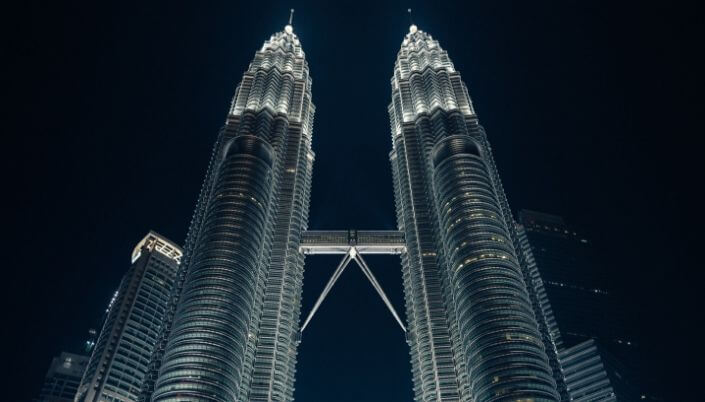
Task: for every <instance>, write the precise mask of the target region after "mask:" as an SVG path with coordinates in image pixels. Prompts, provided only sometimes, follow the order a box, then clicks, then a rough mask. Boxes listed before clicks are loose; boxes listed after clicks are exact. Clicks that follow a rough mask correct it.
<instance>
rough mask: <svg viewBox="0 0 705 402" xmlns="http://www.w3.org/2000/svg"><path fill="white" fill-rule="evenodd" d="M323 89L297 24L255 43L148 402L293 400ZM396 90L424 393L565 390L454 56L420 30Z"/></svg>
mask: <svg viewBox="0 0 705 402" xmlns="http://www.w3.org/2000/svg"><path fill="white" fill-rule="evenodd" d="M311 84H312V82H311V77H310V76H309V69H308V65H307V62H306V59H305V55H304V52H303V50H302V46H301V43H300V41H299V38H298V37H297V35H296V34H295V33H294V30H293V28H292V26H291V25H287V26H286V27H285V28H284V30H283V31H282V32H278V33H275V34H274V35H272V37H271V38H270V39H269V40H267V41H266V42H265V43H264V45H263V46H262V48H261V49H260V50H258V51H257V52H256V53H255V57H254V60H253V61H252V62H251V63H250V66H249V68H248V70H247V71H246V72H245V74H244V76H243V78H242V81H241V83H240V84H239V86H238V87H237V90H236V93H235V96H234V98H233V101H232V105H231V107H230V111H229V113H228V116H227V118H226V122H225V125H224V127H223V128H222V130H221V131H220V133H219V135H218V137H217V140H216V143H215V145H214V147H213V153H212V157H211V160H210V164H209V166H208V170H207V173H206V177H205V180H204V183H203V187H202V189H201V193H200V197H199V199H198V203H197V206H196V210H195V213H194V215H193V219H192V223H191V227H190V230H189V233H188V235H187V240H186V243H185V247H184V250H183V257H180V258H181V261H180V264H179V265H178V268H177V269H176V271H175V276H174V278H175V279H174V281H173V290H172V294H171V296H170V299H169V301H168V302H167V303H166V310H165V312H164V314H163V317H164V319H163V325H162V328H161V330H160V332H159V335H158V339H157V341H156V345H155V348H154V351H153V353H152V356H151V361H150V363H149V366H148V368H147V369H146V372H145V375H144V381H143V384H142V386H141V388H142V389H141V391H140V393H141V398H142V400H146V401H153V402H166V401H228V402H232V401H291V400H293V393H294V392H293V391H294V378H295V366H296V358H297V347H298V344H299V342H300V340H301V327H300V326H301V320H300V316H301V297H302V285H303V275H304V255H305V254H304V252H303V251H302V240H303V239H304V237H305V234H306V231H307V221H308V210H309V199H310V192H311V175H312V169H313V163H314V153H313V151H312V149H311V143H312V135H313V117H314V111H315V107H314V105H313V103H312V101H311ZM391 95H392V96H391V102H390V105H389V118H390V121H391V131H392V132H391V138H392V149H391V152H390V161H391V166H392V172H393V178H394V183H393V189H394V195H395V201H396V211H397V222H398V232H396V233H398V237H397V238H398V239H400V241H401V244H402V247H401V248H397V249H395V253H397V254H400V255H401V262H402V276H403V283H404V294H405V298H406V303H405V306H406V325H405V329H406V331H407V334H406V339H407V342H408V344H409V347H410V352H411V353H410V356H411V366H412V374H413V384H414V394H415V400H417V401H473V402H474V401H477V402H480V401H558V400H560V396H559V393H560V389H561V384H560V382H561V380H560V370H559V367H558V363H557V360H556V359H557V352H556V346H555V343H554V342H553V339H552V334H551V331H550V326H549V325H548V324H547V319H546V317H545V309H544V308H543V306H542V302H541V298H540V297H539V296H538V293H537V289H538V287H539V286H540V279H539V280H538V282H537V280H536V278H535V277H534V276H532V271H531V267H530V264H528V263H527V261H526V255H525V253H523V252H522V247H521V242H520V241H521V239H520V237H519V236H520V234H519V233H517V227H516V225H515V224H514V220H513V218H512V215H511V211H510V209H509V205H508V203H507V200H506V197H505V194H504V190H503V189H502V184H501V181H500V178H499V174H498V172H497V168H496V167H495V163H494V161H493V157H492V153H491V147H490V145H489V142H488V140H487V136H486V134H485V132H484V130H483V128H482V126H481V125H480V124H479V122H478V118H477V115H476V114H475V111H474V109H473V105H472V102H471V100H470V97H469V95H468V90H467V87H466V86H465V84H464V83H463V81H462V79H461V77H460V74H459V73H458V71H456V69H455V67H454V65H453V63H452V62H451V60H450V58H449V57H448V54H447V53H446V52H445V51H444V50H443V49H442V48H441V47H440V45H439V43H438V41H436V40H434V39H433V38H432V37H431V35H429V34H427V33H426V32H423V31H421V30H419V29H418V28H417V27H416V26H415V25H411V27H410V29H409V33H408V34H407V35H406V36H405V38H404V40H403V42H402V45H401V49H400V50H399V53H398V57H397V60H396V63H395V65H394V71H393V76H392V79H391ZM371 238H372V237H371ZM351 241H352V240H351ZM355 241H359V237H356V240H355ZM351 244H352V246H351V247H354V244H356V243H354V242H353V243H351ZM350 250H351V254H353V251H355V250H356V249H355V248H351V249H350ZM360 250H362V249H361V248H360ZM352 257H353V258H354V257H355V256H354V255H352ZM371 280H372V279H371ZM381 294H383V292H382V293H381ZM390 308H391V307H390ZM392 310H393V309H392ZM402 327H404V326H402ZM84 391H85V390H84ZM77 400H83V399H80V393H79V398H77ZM96 400H97V399H96Z"/></svg>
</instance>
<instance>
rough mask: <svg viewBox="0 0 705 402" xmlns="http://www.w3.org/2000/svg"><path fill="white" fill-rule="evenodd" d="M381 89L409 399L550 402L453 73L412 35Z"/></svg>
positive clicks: (502, 216) (510, 238) (517, 277)
mask: <svg viewBox="0 0 705 402" xmlns="http://www.w3.org/2000/svg"><path fill="white" fill-rule="evenodd" d="M391 84H392V102H391V104H390V106H389V115H390V121H391V129H392V144H393V150H392V152H391V153H390V159H391V161H392V170H393V178H394V185H395V196H396V197H395V199H396V206H397V218H398V222H399V228H400V230H402V231H404V233H405V237H406V243H407V253H406V254H403V255H402V271H403V274H404V285H405V297H406V306H407V320H408V329H409V334H408V341H409V345H410V348H411V362H412V373H413V380H414V390H415V400H417V401H454V400H461V401H473V402H475V401H476V402H480V401H517V400H534V401H539V400H541V401H557V400H558V398H559V397H558V393H557V392H556V384H555V381H554V380H553V378H552V373H551V369H550V367H549V362H548V359H547V356H546V353H545V346H544V342H543V339H542V337H541V333H540V331H539V327H538V323H537V320H536V315H535V312H534V309H533V304H532V299H531V296H530V294H529V292H528V290H527V286H526V275H525V269H524V266H523V264H524V260H523V255H518V254H517V249H518V243H517V236H516V230H515V228H514V226H513V223H514V222H513V220H512V218H511V213H510V212H509V207H508V204H507V202H506V197H505V196H504V192H503V189H502V186H501V182H500V181H499V176H498V174H497V171H496V167H495V166H494V162H493V160H492V155H491V150H490V147H489V143H488V142H487V140H486V137H485V134H484V130H482V127H481V126H480V125H479V124H478V122H477V116H476V115H475V112H474V110H473V106H472V102H471V101H470V97H469V96H468V93H467V88H466V87H465V84H464V83H463V82H462V80H461V78H460V74H459V73H458V72H457V71H456V70H455V68H454V66H453V64H452V62H451V61H450V58H449V57H448V55H447V53H446V52H445V51H443V50H442V49H441V48H440V46H439V44H438V42H437V41H435V40H433V38H432V37H431V36H430V35H428V34H426V33H424V32H422V31H419V30H418V29H417V28H416V27H415V26H412V27H411V29H410V33H409V34H408V35H407V36H406V37H405V39H404V41H403V43H402V46H401V49H400V51H399V54H398V58H397V61H396V63H395V68H394V76H393V78H392V81H391Z"/></svg>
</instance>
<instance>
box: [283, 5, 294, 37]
mask: <svg viewBox="0 0 705 402" xmlns="http://www.w3.org/2000/svg"><path fill="white" fill-rule="evenodd" d="M293 20H294V9H293V8H292V9H291V11H290V12H289V23H288V24H287V25H286V26H285V27H284V32H286V33H288V34H292V33H293V32H294V27H293V26H292V25H291V22H292V21H293Z"/></svg>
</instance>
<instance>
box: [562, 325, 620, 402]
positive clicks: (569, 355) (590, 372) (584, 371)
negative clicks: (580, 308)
mask: <svg viewBox="0 0 705 402" xmlns="http://www.w3.org/2000/svg"><path fill="white" fill-rule="evenodd" d="M559 356H560V360H561V365H562V368H563V375H564V377H565V382H566V388H567V391H568V398H567V399H566V400H569V401H601V402H614V401H617V396H616V394H615V391H614V388H613V387H612V384H611V381H610V376H609V375H608V373H607V369H606V368H605V365H604V363H603V362H602V358H601V357H600V353H599V351H598V348H597V345H596V344H595V341H594V340H592V339H589V340H587V341H585V342H583V343H579V344H577V345H575V346H573V347H571V348H568V349H565V350H563V351H561V352H560V355H559Z"/></svg>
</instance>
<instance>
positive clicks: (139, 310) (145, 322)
mask: <svg viewBox="0 0 705 402" xmlns="http://www.w3.org/2000/svg"><path fill="white" fill-rule="evenodd" d="M181 256H182V252H181V248H180V247H179V246H177V245H176V244H174V243H173V242H171V241H170V240H168V239H166V238H164V237H163V236H161V235H159V234H157V233H154V232H150V233H149V234H147V235H146V236H145V237H144V238H143V239H142V241H140V242H139V243H138V244H137V246H136V247H135V248H134V251H133V253H132V265H131V266H130V269H129V270H128V271H127V273H126V274H125V276H124V277H123V279H122V282H121V283H120V287H119V288H118V291H117V293H116V294H115V296H114V297H113V299H112V300H111V302H110V305H109V306H108V311H107V313H106V319H105V322H104V324H103V328H102V330H101V332H100V335H99V336H98V339H97V341H96V343H95V347H94V348H93V354H92V355H91V358H90V361H89V362H88V366H87V369H86V372H85V374H84V376H83V379H82V381H81V386H80V388H79V390H78V393H77V394H76V398H75V400H76V402H134V401H136V400H137V398H138V396H139V393H140V388H141V386H142V381H143V380H144V377H145V374H146V373H147V370H148V365H149V361H150V358H151V355H152V352H153V351H154V348H155V344H156V342H157V337H158V335H159V327H160V325H161V323H162V320H163V319H164V315H165V312H166V308H167V305H168V302H169V295H170V293H171V290H172V287H173V285H174V280H175V277H176V271H177V268H178V266H179V262H180V261H181Z"/></svg>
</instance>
